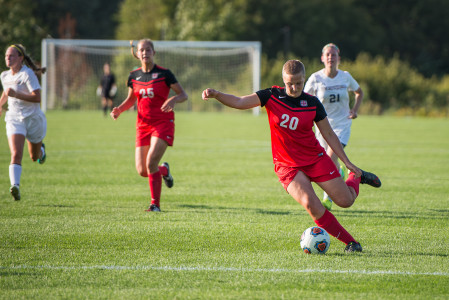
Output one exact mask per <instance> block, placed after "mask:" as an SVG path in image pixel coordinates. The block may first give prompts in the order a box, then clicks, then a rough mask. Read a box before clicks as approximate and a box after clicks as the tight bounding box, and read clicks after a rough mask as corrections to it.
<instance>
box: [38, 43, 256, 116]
mask: <svg viewBox="0 0 449 300" xmlns="http://www.w3.org/2000/svg"><path fill="white" fill-rule="evenodd" d="M153 42H154V48H155V51H156V54H155V63H156V64H158V65H160V66H162V67H164V68H168V69H170V70H171V71H172V72H173V73H174V74H175V76H176V78H177V80H178V81H179V83H180V84H181V85H182V86H183V88H184V89H185V91H186V92H187V94H188V95H189V101H187V102H185V103H181V104H179V105H178V106H177V110H187V111H211V110H212V111H213V110H215V111H221V110H227V109H228V108H226V107H224V106H223V105H221V104H219V103H214V104H212V105H211V104H205V103H204V101H202V100H201V92H202V90H203V89H205V88H207V87H213V88H217V89H220V90H223V91H226V92H228V93H233V94H237V95H247V94H251V93H253V92H255V91H257V90H259V89H260V72H261V69H260V66H261V43H260V42H238V41H217V42H215V41H153ZM136 44H137V41H134V45H136ZM106 62H108V63H109V64H110V66H111V72H112V73H113V74H114V76H115V78H116V85H117V94H116V97H115V99H114V105H117V104H119V103H121V102H122V101H123V100H124V99H125V98H126V96H127V93H128V88H127V86H126V81H127V79H128V75H129V72H130V71H132V70H133V69H136V68H138V67H140V62H139V61H138V60H137V59H136V58H134V57H133V56H132V55H131V52H130V44H129V41H128V40H126V41H125V40H75V39H73V40H71V39H44V40H42V66H44V67H47V72H46V73H45V74H43V75H42V110H44V111H47V110H51V109H99V108H100V106H101V104H100V99H99V97H98V96H97V94H96V89H97V87H98V86H99V84H100V81H101V77H102V76H103V65H104V63H106ZM253 113H254V114H258V113H259V108H255V109H254V110H253Z"/></svg>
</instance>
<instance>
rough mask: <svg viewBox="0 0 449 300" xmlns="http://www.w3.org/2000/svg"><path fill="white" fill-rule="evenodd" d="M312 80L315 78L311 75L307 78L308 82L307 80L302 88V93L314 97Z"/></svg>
mask: <svg viewBox="0 0 449 300" xmlns="http://www.w3.org/2000/svg"><path fill="white" fill-rule="evenodd" d="M314 79H315V77H314V76H313V75H311V76H310V77H309V80H307V82H306V85H305V86H304V92H306V93H307V94H311V95H314V96H315V91H314V90H313V83H314V81H315V80H314Z"/></svg>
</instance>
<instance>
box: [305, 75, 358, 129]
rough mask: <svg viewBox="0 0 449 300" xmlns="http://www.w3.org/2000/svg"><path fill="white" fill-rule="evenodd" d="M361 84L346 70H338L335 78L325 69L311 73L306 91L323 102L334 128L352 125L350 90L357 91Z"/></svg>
mask: <svg viewBox="0 0 449 300" xmlns="http://www.w3.org/2000/svg"><path fill="white" fill-rule="evenodd" d="M358 88H359V84H358V83H357V81H355V79H354V78H352V76H351V74H349V73H348V72H346V71H341V70H338V73H337V76H335V77H334V78H330V77H327V76H326V74H325V72H324V69H322V70H320V71H318V72H315V73H313V74H312V75H310V77H309V79H308V80H307V82H306V85H305V87H304V91H305V92H306V93H309V94H312V95H314V96H316V97H318V99H320V101H321V103H323V106H324V109H325V110H326V113H327V118H328V119H329V123H330V124H331V126H332V128H334V130H335V129H336V128H339V127H346V126H351V119H348V116H349V110H350V108H349V94H348V91H352V92H353V91H356V90H357V89H358Z"/></svg>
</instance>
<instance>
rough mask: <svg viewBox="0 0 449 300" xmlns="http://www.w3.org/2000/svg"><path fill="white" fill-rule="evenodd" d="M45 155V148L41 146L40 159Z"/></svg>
mask: <svg viewBox="0 0 449 300" xmlns="http://www.w3.org/2000/svg"><path fill="white" fill-rule="evenodd" d="M44 155H45V148H44V147H42V146H41V158H42V157H44Z"/></svg>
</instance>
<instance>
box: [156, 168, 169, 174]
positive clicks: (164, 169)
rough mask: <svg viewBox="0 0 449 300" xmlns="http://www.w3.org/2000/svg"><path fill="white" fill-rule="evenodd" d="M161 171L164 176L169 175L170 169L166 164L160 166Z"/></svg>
mask: <svg viewBox="0 0 449 300" xmlns="http://www.w3.org/2000/svg"><path fill="white" fill-rule="evenodd" d="M158 168H159V171H160V172H161V174H162V176H167V175H168V169H167V167H165V166H159V167H158Z"/></svg>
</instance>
